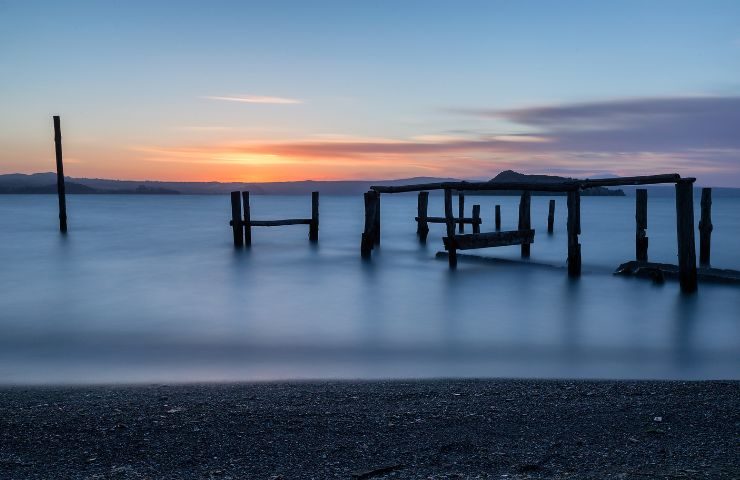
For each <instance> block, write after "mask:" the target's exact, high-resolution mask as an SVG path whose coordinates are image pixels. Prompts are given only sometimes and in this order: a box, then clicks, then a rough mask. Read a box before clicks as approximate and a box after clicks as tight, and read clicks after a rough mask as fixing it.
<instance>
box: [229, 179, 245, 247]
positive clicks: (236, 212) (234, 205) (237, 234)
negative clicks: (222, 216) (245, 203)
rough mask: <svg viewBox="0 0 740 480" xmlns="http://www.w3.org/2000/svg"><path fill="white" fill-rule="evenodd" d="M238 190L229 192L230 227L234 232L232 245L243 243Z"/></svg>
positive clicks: (238, 245) (239, 245)
mask: <svg viewBox="0 0 740 480" xmlns="http://www.w3.org/2000/svg"><path fill="white" fill-rule="evenodd" d="M239 200H240V199H239V192H231V229H232V231H233V232H234V246H235V247H241V246H242V245H244V235H243V233H242V219H241V217H242V208H241V204H240V203H239Z"/></svg>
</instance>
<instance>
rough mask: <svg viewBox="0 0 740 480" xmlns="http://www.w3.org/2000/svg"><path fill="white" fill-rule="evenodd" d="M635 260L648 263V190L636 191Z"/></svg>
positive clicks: (639, 189) (640, 189)
mask: <svg viewBox="0 0 740 480" xmlns="http://www.w3.org/2000/svg"><path fill="white" fill-rule="evenodd" d="M635 194H636V200H635V224H636V229H635V258H636V259H637V261H638V262H647V261H648V237H647V234H646V233H645V229H646V228H647V198H648V197H647V189H645V188H638V189H637V190H635Z"/></svg>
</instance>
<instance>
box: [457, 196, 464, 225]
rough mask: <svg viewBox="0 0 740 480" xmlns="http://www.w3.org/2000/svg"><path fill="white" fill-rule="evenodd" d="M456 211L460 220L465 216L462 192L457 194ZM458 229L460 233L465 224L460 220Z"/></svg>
mask: <svg viewBox="0 0 740 480" xmlns="http://www.w3.org/2000/svg"><path fill="white" fill-rule="evenodd" d="M457 213H458V216H459V217H460V220H462V219H463V218H465V195H464V194H463V193H462V192H460V193H458V194H457ZM458 231H459V232H460V233H463V232H464V231H465V224H464V223H463V222H462V221H461V222H460V223H459V227H458Z"/></svg>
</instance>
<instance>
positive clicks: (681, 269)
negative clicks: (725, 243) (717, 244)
mask: <svg viewBox="0 0 740 480" xmlns="http://www.w3.org/2000/svg"><path fill="white" fill-rule="evenodd" d="M676 234H677V239H678V279H679V281H680V283H681V291H682V292H684V293H691V292H695V291H696V289H697V279H696V247H695V245H694V180H693V179H681V180H679V181H678V182H677V183H676Z"/></svg>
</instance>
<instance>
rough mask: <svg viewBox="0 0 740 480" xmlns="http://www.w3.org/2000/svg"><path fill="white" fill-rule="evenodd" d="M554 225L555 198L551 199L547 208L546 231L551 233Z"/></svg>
mask: <svg viewBox="0 0 740 480" xmlns="http://www.w3.org/2000/svg"><path fill="white" fill-rule="evenodd" d="M554 226H555V200H553V199H551V200H550V204H549V205H548V209H547V233H552V231H553V227H554Z"/></svg>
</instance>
